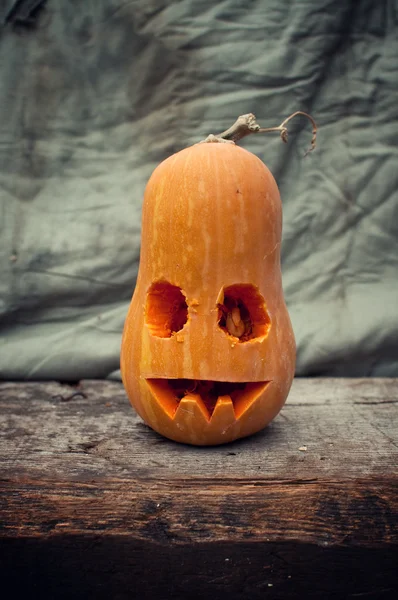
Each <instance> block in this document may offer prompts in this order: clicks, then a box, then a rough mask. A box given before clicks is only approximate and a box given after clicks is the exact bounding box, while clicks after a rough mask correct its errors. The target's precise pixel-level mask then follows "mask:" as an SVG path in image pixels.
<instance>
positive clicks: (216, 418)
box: [211, 394, 236, 433]
mask: <svg viewBox="0 0 398 600" xmlns="http://www.w3.org/2000/svg"><path fill="white" fill-rule="evenodd" d="M235 421H236V419H235V411H234V405H233V403H232V399H231V396H229V395H228V394H225V395H224V396H219V397H218V399H217V403H216V405H215V407H214V411H213V414H212V416H211V424H212V426H213V427H216V428H217V429H218V430H219V431H221V432H222V433H225V432H226V431H227V430H228V429H229V427H231V426H232V425H233V424H234V423H235Z"/></svg>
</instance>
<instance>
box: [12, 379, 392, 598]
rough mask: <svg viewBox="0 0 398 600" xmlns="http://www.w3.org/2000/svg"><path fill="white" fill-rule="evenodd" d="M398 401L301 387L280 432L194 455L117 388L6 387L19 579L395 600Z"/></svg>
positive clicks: (121, 593) (74, 591)
mask: <svg viewBox="0 0 398 600" xmlns="http://www.w3.org/2000/svg"><path fill="white" fill-rule="evenodd" d="M76 392H79V394H80V395H79V394H77V395H74V396H73V397H71V396H72V394H76ZM82 394H83V395H82ZM68 398H70V399H69V400H68ZM397 404H398V381H397V380H393V379H376V380H366V379H365V380H360V379H353V380H346V379H308V380H307V379H297V380H296V381H295V382H294V386H293V389H292V392H291V395H290V396H289V400H288V403H287V404H286V406H285V408H284V409H283V411H282V413H281V415H280V416H279V417H278V418H277V419H276V420H275V421H274V422H273V423H272V424H271V425H270V426H269V427H268V428H267V429H266V430H265V431H264V432H261V433H260V434H257V435H256V436H253V437H252V438H249V439H246V440H241V441H238V442H235V443H233V444H229V445H227V446H219V447H217V448H193V447H189V446H184V445H181V444H176V443H174V442H171V441H169V440H166V439H164V438H162V437H161V436H159V435H158V434H156V433H154V432H153V431H151V430H150V429H149V428H147V427H146V426H145V425H143V424H142V422H141V421H140V419H139V418H138V417H137V416H136V415H135V413H134V412H133V410H132V409H131V408H130V405H129V403H128V401H127V399H126V396H125V393H124V391H123V388H122V386H121V384H119V383H117V382H101V381H84V382H81V384H80V385H79V387H78V388H71V387H70V386H67V385H61V384H58V383H55V382H43V383H33V382H27V383H22V384H21V383H18V384H16V383H3V384H0V456H2V464H1V468H0V477H1V493H0V520H1V532H0V561H2V563H3V565H4V573H5V574H6V575H7V577H9V579H10V584H11V583H12V584H13V586H14V588H15V586H17V587H18V589H19V591H20V592H21V593H27V592H28V591H29V593H30V595H32V589H33V590H34V589H36V591H37V594H38V595H37V597H41V598H42V597H48V598H53V597H57V598H63V597H65V598H66V597H67V596H68V597H71V596H72V597H74V598H87V597H95V598H102V597H103V598H131V597H136V596H134V595H132V593H134V594H138V595H140V596H142V595H144V596H145V595H147V594H150V595H147V597H159V598H162V597H165V598H167V597H173V598H179V597H181V598H186V597H187V596H189V597H190V598H196V597H197V598H203V597H206V596H210V597H212V598H224V597H225V598H226V597H228V598H229V599H231V598H232V599H233V598H245V597H250V598H260V597H261V598H263V597H264V594H265V593H266V594H267V597H269V598H273V597H275V598H276V597H280V598H294V597H299V598H301V597H305V598H320V597H322V598H327V597H333V598H335V597H353V598H354V597H356V596H360V595H365V597H366V598H390V597H391V598H393V597H395V595H396V592H397V591H398V580H397V568H396V564H397V548H398V541H397V528H398V495H397V491H398V477H397V471H398V467H397V465H398V461H397V456H398V435H397V430H396V426H395V422H394V421H395V419H396V416H397V410H398V407H397ZM304 448H306V449H304ZM31 564H34V565H35V567H34V569H33V570H32V569H31V568H30V566H29V565H31ZM48 565H52V566H51V570H50V573H49V570H48ZM347 565H349V568H348V567H347ZM98 569H99V570H98ZM347 569H348V570H347ZM51 573H52V574H51ZM22 574H24V576H23V577H22V576H21V575H22ZM164 586H166V588H167V589H168V590H169V591H168V592H167V595H162V594H163V593H164V592H162V590H163V589H164ZM167 586H168V587H167ZM90 590H91V591H90ZM92 590H95V595H94V596H93V595H90V594H92ZM169 594H172V596H170V595H169ZM195 594H197V595H195ZM329 595H330V596H329ZM137 597H138V596H137Z"/></svg>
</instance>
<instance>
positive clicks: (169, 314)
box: [145, 281, 188, 338]
mask: <svg viewBox="0 0 398 600" xmlns="http://www.w3.org/2000/svg"><path fill="white" fill-rule="evenodd" d="M187 320H188V305H187V302H186V298H185V295H184V293H183V291H182V290H181V288H179V287H178V286H177V285H172V284H171V283H169V282H168V281H155V282H154V283H153V284H152V285H151V287H150V288H149V290H148V293H147V298H146V305H145V323H146V325H147V326H148V328H149V331H150V332H151V334H152V335H155V336H157V337H161V338H169V337H171V336H172V335H173V333H176V332H177V331H180V329H182V328H183V327H184V325H185V323H186V322H187Z"/></svg>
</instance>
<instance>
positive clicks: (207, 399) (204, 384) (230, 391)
mask: <svg viewBox="0 0 398 600" xmlns="http://www.w3.org/2000/svg"><path fill="white" fill-rule="evenodd" d="M146 382H147V384H148V386H149V388H150V390H151V393H152V395H153V396H154V397H155V398H156V400H157V401H158V403H159V404H160V405H161V406H162V407H163V409H164V410H165V412H166V413H167V414H168V416H169V417H170V418H172V419H174V418H175V417H176V414H177V411H178V409H180V410H181V409H182V408H183V405H184V403H192V401H195V403H196V404H197V405H198V407H199V409H200V411H201V413H202V414H203V416H204V417H205V419H206V420H207V421H211V419H212V416H213V413H214V411H215V409H216V407H218V406H220V405H221V404H222V405H224V407H226V406H227V405H229V406H230V407H231V408H232V410H233V412H234V415H235V419H239V418H240V417H241V416H242V414H243V413H244V412H246V411H247V409H248V408H249V407H250V406H251V405H252V404H253V402H255V400H256V399H257V398H258V397H259V396H260V395H262V393H263V392H264V390H265V389H266V388H267V386H268V385H269V383H270V381H251V382H228V381H209V380H200V379H162V378H151V379H147V380H146Z"/></svg>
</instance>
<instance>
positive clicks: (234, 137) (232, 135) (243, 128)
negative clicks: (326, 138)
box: [205, 110, 317, 156]
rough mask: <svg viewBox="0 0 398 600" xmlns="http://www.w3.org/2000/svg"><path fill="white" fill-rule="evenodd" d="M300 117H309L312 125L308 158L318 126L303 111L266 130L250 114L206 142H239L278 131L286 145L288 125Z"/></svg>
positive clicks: (241, 117)
mask: <svg viewBox="0 0 398 600" xmlns="http://www.w3.org/2000/svg"><path fill="white" fill-rule="evenodd" d="M298 115H302V116H303V117H307V119H309V121H310V123H311V125H312V139H311V146H310V148H308V150H307V152H306V153H305V156H306V155H307V154H308V153H309V152H311V151H312V150H314V148H315V146H316V134H317V126H316V123H315V121H314V119H313V118H312V117H311V115H309V114H307V113H305V112H303V111H301V110H297V111H296V112H294V113H293V114H292V115H290V116H289V117H287V118H286V119H285V120H284V121H282V123H281V124H280V125H278V126H276V127H265V128H264V127H260V125H259V124H258V123H257V122H256V117H255V116H254V115H253V114H252V113H249V114H247V115H241V116H240V117H238V118H237V120H236V121H235V123H234V124H233V125H232V126H231V127H229V129H226V130H225V131H223V132H222V133H219V134H218V135H209V137H208V138H207V139H206V140H205V141H206V142H207V141H208V142H217V141H230V142H237V141H239V140H241V139H242V138H243V137H245V136H246V135H250V134H251V133H271V132H273V131H278V132H279V134H280V136H281V139H282V141H283V142H285V144H286V143H287V138H288V131H287V124H288V122H289V121H290V120H291V119H293V118H294V117H297V116H298Z"/></svg>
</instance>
